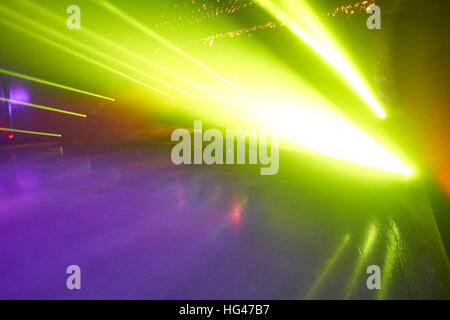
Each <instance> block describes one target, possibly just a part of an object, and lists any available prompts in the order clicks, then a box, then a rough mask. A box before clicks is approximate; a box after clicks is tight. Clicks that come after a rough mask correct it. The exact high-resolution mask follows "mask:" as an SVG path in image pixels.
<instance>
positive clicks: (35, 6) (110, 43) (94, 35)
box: [22, 0, 220, 97]
mask: <svg viewBox="0 0 450 320" xmlns="http://www.w3.org/2000/svg"><path fill="white" fill-rule="evenodd" d="M22 2H25V3H26V5H28V6H30V7H33V9H35V10H38V11H40V12H42V13H44V14H46V15H47V16H50V17H52V18H53V19H54V20H56V21H58V22H59V23H64V22H65V21H64V19H61V18H60V17H59V16H57V15H56V14H54V13H53V12H51V11H50V10H47V9H45V8H43V7H42V6H40V5H38V4H36V3H33V2H30V1H28V0H23V1H22ZM79 31H80V32H82V33H84V34H86V35H88V36H89V37H91V38H93V39H95V40H96V41H99V42H102V43H103V44H106V45H108V46H110V47H112V48H114V49H116V50H118V51H121V52H122V53H125V54H127V55H129V56H130V57H133V58H135V59H137V60H139V61H141V62H143V63H145V64H147V65H149V66H151V67H153V68H155V69H158V70H160V71H162V72H165V73H167V74H169V75H171V76H172V77H174V78H177V79H179V80H182V81H184V82H186V83H189V84H190V85H192V86H194V87H196V88H198V89H200V90H202V91H204V92H207V93H209V94H212V95H214V96H216V97H218V96H220V95H219V94H218V93H216V92H214V91H213V90H211V89H208V88H206V87H204V86H202V85H201V84H199V83H197V82H195V81H192V80H190V79H188V78H186V77H184V76H183V75H180V74H178V73H176V72H174V71H172V70H170V69H168V68H165V67H163V66H161V65H159V64H157V63H155V62H153V61H151V60H148V59H147V58H145V57H143V56H141V55H139V54H137V53H135V52H133V51H131V50H129V49H127V48H124V47H122V46H120V45H118V44H116V43H115V42H113V41H111V40H109V39H107V38H104V37H102V36H100V35H98V34H97V33H95V32H92V31H90V30H88V29H86V27H83V28H82V29H80V30H79Z"/></svg>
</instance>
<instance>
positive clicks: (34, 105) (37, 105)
mask: <svg viewBox="0 0 450 320" xmlns="http://www.w3.org/2000/svg"><path fill="white" fill-rule="evenodd" d="M0 101H5V102H10V103H13V104H20V105H23V106H27V107H32V108H37V109H43V110H48V111H53V112H59V113H65V114H70V115H72V116H77V117H82V118H86V115H85V114H81V113H76V112H71V111H67V110H62V109H56V108H51V107H46V106H41V105H39V104H34V103H28V102H23V101H18V100H14V99H8V98H2V97H0Z"/></svg>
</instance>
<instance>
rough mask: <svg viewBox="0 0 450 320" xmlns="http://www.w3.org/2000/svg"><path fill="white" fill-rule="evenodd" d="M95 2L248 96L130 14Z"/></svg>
mask: <svg viewBox="0 0 450 320" xmlns="http://www.w3.org/2000/svg"><path fill="white" fill-rule="evenodd" d="M93 1H95V2H96V3H98V4H99V5H101V6H102V7H103V8H105V9H107V10H108V11H109V12H111V13H113V14H114V15H116V16H117V17H119V18H121V19H122V20H124V21H125V22H127V23H129V24H131V25H132V26H134V27H135V28H137V29H139V30H141V31H142V32H143V33H145V34H146V35H148V36H150V37H151V38H153V39H155V40H157V41H158V42H160V43H162V44H163V45H165V46H166V47H168V48H170V49H171V50H173V51H174V52H176V53H178V54H179V55H181V56H183V57H184V58H186V59H188V60H189V61H191V62H193V63H195V64H196V65H198V66H199V67H200V68H202V69H203V70H205V71H207V72H209V73H210V74H212V75H214V76H215V77H217V78H219V79H220V80H222V81H223V82H225V83H226V84H227V85H229V86H230V87H232V88H234V89H236V90H238V91H239V92H240V93H242V94H244V95H247V94H248V93H247V92H246V91H245V90H243V89H241V88H239V87H238V86H237V85H235V84H234V83H232V82H230V81H228V80H227V79H225V78H224V77H222V76H221V75H220V74H218V73H217V72H215V71H214V70H212V69H211V68H209V67H207V66H205V65H204V64H203V63H201V62H200V61H198V60H197V59H195V58H194V57H192V56H191V55H189V54H188V53H186V52H184V51H183V50H181V49H180V48H178V47H177V46H175V45H174V44H173V43H172V42H170V41H169V40H167V39H165V38H164V37H162V36H160V35H159V34H158V33H156V32H155V31H153V30H152V29H150V28H148V27H147V26H145V25H144V24H142V23H141V22H139V21H137V20H136V19H134V18H133V17H131V16H129V15H128V14H126V13H125V12H123V11H122V10H120V9H119V8H117V7H115V6H113V5H112V4H110V3H109V2H107V1H102V0H93Z"/></svg>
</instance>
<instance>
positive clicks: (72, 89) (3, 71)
mask: <svg viewBox="0 0 450 320" xmlns="http://www.w3.org/2000/svg"><path fill="white" fill-rule="evenodd" d="M0 73H3V74H6V75H8V76H12V77H15V78H20V79H25V80H28V81H32V82H37V83H41V84H44V85H47V86H51V87H56V88H60V89H64V90H69V91H73V92H77V93H81V94H85V95H88V96H92V97H96V98H100V99H105V100H110V101H116V99H114V98H109V97H105V96H102V95H99V94H96V93H92V92H89V91H84V90H80V89H76V88H72V87H69V86H65V85H63V84H59V83H55V82H51V81H47V80H43V79H39V78H36V77H32V76H27V75H25V74H21V73H18V72H14V71H10V70H6V69H2V68H0Z"/></svg>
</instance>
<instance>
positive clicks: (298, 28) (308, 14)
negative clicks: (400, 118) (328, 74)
mask: <svg viewBox="0 0 450 320" xmlns="http://www.w3.org/2000/svg"><path fill="white" fill-rule="evenodd" d="M281 2H282V4H279V5H276V4H274V3H273V2H272V1H269V0H258V3H259V4H261V5H262V7H263V8H265V9H266V10H267V11H268V12H270V13H271V14H272V15H274V16H275V17H276V18H277V19H278V20H279V21H280V22H282V23H285V25H286V26H287V27H288V28H289V30H290V31H291V32H292V33H293V34H294V35H295V36H296V37H298V38H299V39H300V40H302V41H303V42H305V43H306V44H307V45H308V46H310V47H311V48H312V49H313V50H314V51H316V52H317V53H318V54H319V55H320V56H321V57H322V58H323V59H325V60H326V61H328V62H329V63H330V64H331V65H332V66H334V67H335V68H336V69H337V70H338V71H339V73H341V74H342V76H343V77H344V78H345V79H346V80H347V82H348V83H349V84H350V85H351V86H352V87H353V88H354V89H355V90H356V92H357V93H358V94H359V95H360V96H361V97H362V98H363V99H364V101H366V103H367V104H368V105H369V106H370V107H371V108H372V110H373V111H375V113H376V114H377V115H378V116H379V117H380V118H385V117H386V113H385V112H384V111H383V108H382V107H381V106H380V104H379V103H378V102H377V100H376V99H375V97H374V96H373V94H372V93H371V92H370V90H369V89H368V88H367V86H366V85H365V84H364V82H363V81H362V80H361V78H360V77H359V75H358V74H357V73H356V71H355V70H354V68H352V66H351V65H350V63H349V62H348V60H347V59H346V58H345V57H344V55H343V54H342V53H341V51H340V50H339V49H338V47H337V45H335V43H334V41H333V40H332V38H331V37H330V36H329V35H328V34H327V32H326V30H325V28H324V27H323V26H322V24H321V22H320V20H319V19H318V17H317V16H316V15H315V14H314V12H313V11H312V10H311V9H310V8H309V6H308V5H307V4H306V3H305V2H304V0H300V3H299V2H294V1H281ZM283 5H284V6H286V7H285V8H284V10H283V8H282V6H283ZM288 13H289V14H291V13H292V14H293V13H297V16H296V17H292V15H288Z"/></svg>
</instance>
